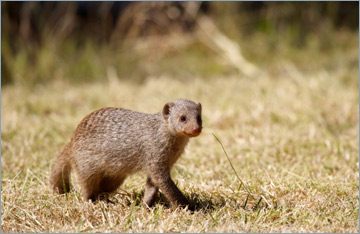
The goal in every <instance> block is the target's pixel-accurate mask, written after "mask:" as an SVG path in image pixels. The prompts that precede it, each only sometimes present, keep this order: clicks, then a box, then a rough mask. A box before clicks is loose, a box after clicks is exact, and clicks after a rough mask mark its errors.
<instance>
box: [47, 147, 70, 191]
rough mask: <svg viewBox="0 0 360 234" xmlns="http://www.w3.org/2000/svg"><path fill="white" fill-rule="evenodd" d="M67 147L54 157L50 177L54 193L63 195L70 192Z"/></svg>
mask: <svg viewBox="0 0 360 234" xmlns="http://www.w3.org/2000/svg"><path fill="white" fill-rule="evenodd" d="M68 154H69V146H68V145H67V146H66V147H65V149H64V150H63V151H62V152H61V154H59V155H58V156H57V157H56V163H55V164H54V165H53V167H52V170H51V175H50V184H51V187H52V189H53V190H54V192H57V193H60V194H63V193H67V192H69V191H70V171H71V165H70V161H69V155H68Z"/></svg>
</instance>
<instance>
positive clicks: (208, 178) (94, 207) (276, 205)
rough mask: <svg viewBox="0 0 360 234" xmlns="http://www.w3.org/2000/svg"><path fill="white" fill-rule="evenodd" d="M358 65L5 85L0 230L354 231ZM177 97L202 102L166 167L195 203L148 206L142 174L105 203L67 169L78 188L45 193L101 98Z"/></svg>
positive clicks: (158, 102)
mask: <svg viewBox="0 0 360 234" xmlns="http://www.w3.org/2000/svg"><path fill="white" fill-rule="evenodd" d="M357 72H358V71H354V72H352V73H349V72H348V71H344V70H342V69H336V70H335V71H329V70H325V69H319V70H314V71H311V72H308V73H306V72H303V71H298V70H296V68H295V67H294V66H293V65H291V64H284V65H283V66H282V67H280V68H279V69H278V70H276V71H275V72H274V71H273V72H266V71H265V72H264V73H263V74H261V75H259V76H258V77H256V78H246V77H242V76H241V75H238V76H237V75H232V76H227V77H225V76H223V77H213V78H211V79H206V80H205V79H203V78H201V77H194V78H193V79H175V78H173V77H168V76H162V77H161V76H160V77H152V78H149V79H146V80H145V81H143V82H141V83H133V82H131V81H122V80H119V81H118V80H116V79H111V78H110V79H108V80H107V81H106V82H102V83H97V82H95V83H88V84H80V85H79V84H77V85H72V84H69V83H67V82H64V81H62V80H55V81H52V82H50V83H47V84H44V85H37V86H35V87H32V88H29V87H25V86H22V85H20V84H13V85H10V86H6V87H3V89H2V93H1V106H2V109H1V127H2V128H1V130H2V131H1V152H2V155H1V156H2V157H1V173H2V176H1V231H2V232H358V230H359V158H358V154H359V121H358V119H359V106H358V105H359V101H358V100H359V92H358V80H357ZM105 78H106V77H105ZM176 98H188V99H191V100H194V101H199V102H201V103H202V106H203V127H204V129H203V132H202V133H201V135H200V136H198V137H196V138H194V139H191V141H190V143H189V145H188V146H187V148H186V150H185V153H184V154H183V156H182V157H181V158H180V159H179V161H178V162H177V163H176V164H175V166H174V168H173V170H172V175H173V178H174V180H175V181H176V183H177V184H178V186H179V188H180V189H181V190H182V191H183V192H184V193H185V195H186V196H187V197H188V198H189V199H190V200H191V201H192V202H193V203H194V204H195V205H196V207H197V209H196V211H195V212H194V213H191V212H190V211H188V210H181V209H177V210H171V209H169V203H168V202H167V200H166V199H165V198H164V197H162V196H161V197H160V202H158V203H157V204H156V206H155V207H154V208H153V209H152V210H150V211H148V210H147V209H145V208H143V207H142V205H141V204H142V203H141V199H142V196H143V189H144V184H145V179H146V177H145V175H144V174H142V173H138V174H135V175H133V176H131V177H129V178H128V179H127V180H126V181H125V183H124V184H123V186H122V187H121V188H120V189H119V190H118V191H117V192H116V193H115V194H112V195H110V196H109V200H111V201H112V202H106V201H100V202H96V203H89V202H84V201H82V198H81V193H80V192H79V189H78V184H77V182H76V175H74V174H73V184H74V189H75V190H76V191H73V192H71V193H69V194H67V195H56V194H54V193H52V191H51V189H50V188H49V185H48V177H49V171H50V167H51V165H52V163H53V162H54V161H53V160H54V158H55V156H56V154H58V153H59V152H60V151H61V150H62V148H63V147H64V146H65V144H66V143H67V142H68V141H69V140H70V138H71V134H72V132H73V130H74V129H75V127H76V126H77V124H78V123H79V122H80V121H81V119H82V118H83V117H84V116H85V115H86V114H88V113H90V112H91V111H93V110H96V109H98V108H101V107H105V106H121V107H125V108H129V109H133V110H137V111H142V112H147V113H155V112H158V111H160V110H161V108H162V106H163V104H164V103H166V102H167V101H170V100H172V99H176ZM214 135H215V136H216V137H217V138H218V139H219V141H220V142H221V144H222V145H223V147H224V150H225V152H226V153H225V152H224V150H223V148H222V145H221V144H220V142H219V141H217V140H216V138H215V137H214ZM226 154H227V155H226ZM227 156H228V158H229V159H228V158H227Z"/></svg>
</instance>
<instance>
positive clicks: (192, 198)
mask: <svg viewBox="0 0 360 234" xmlns="http://www.w3.org/2000/svg"><path fill="white" fill-rule="evenodd" d="M144 193H145V191H144V190H142V191H140V192H136V191H132V192H126V191H124V192H122V193H114V196H112V197H111V198H110V197H109V196H108V195H107V194H102V195H100V196H99V200H101V201H104V202H106V203H108V204H109V205H116V204H118V203H122V204H123V205H125V206H129V207H130V206H131V205H135V206H142V205H143V201H142V200H143V199H144ZM118 198H119V199H118ZM187 199H188V201H189V203H190V204H191V205H190V207H188V208H189V210H190V212H192V211H201V212H203V213H208V212H211V211H213V210H216V209H218V208H221V207H223V206H225V205H226V201H225V199H221V200H220V201H214V199H211V198H206V197H204V196H203V195H201V194H197V193H195V192H191V193H188V194H187ZM124 200H125V203H124V202H123V201H124ZM133 203H135V204H133ZM155 203H156V204H157V205H163V206H164V207H165V208H171V203H170V201H169V200H168V199H167V198H166V197H165V196H164V195H163V194H162V193H159V194H158V195H157V196H156V198H155ZM147 208H148V209H153V208H156V206H153V207H147Z"/></svg>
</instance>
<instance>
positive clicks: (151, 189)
mask: <svg viewBox="0 0 360 234" xmlns="http://www.w3.org/2000/svg"><path fill="white" fill-rule="evenodd" d="M158 191H159V189H158V188H157V187H156V186H155V184H154V183H153V182H152V181H151V178H150V177H148V178H147V180H146V185H145V194H144V206H145V207H151V206H152V205H153V204H154V201H155V199H156V194H157V192H158Z"/></svg>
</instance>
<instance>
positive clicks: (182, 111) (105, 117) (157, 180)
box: [50, 99, 202, 207]
mask: <svg viewBox="0 0 360 234" xmlns="http://www.w3.org/2000/svg"><path fill="white" fill-rule="evenodd" d="M201 130H202V119H201V104H200V103H198V104H196V103H194V102H192V101H190V100H186V99H178V100H174V101H171V102H168V103H166V104H165V105H164V107H163V109H162V112H158V113H156V114H145V113H140V112H135V111H131V110H127V109H123V108H113V107H106V108H102V109H99V110H97V111H94V112H92V113H91V114H89V115H87V116H86V117H85V118H84V119H83V120H82V121H81V122H80V124H79V125H78V126H77V128H76V130H75V131H74V133H73V135H72V138H71V140H70V142H69V143H68V144H67V145H66V146H65V149H64V150H63V151H62V153H61V154H59V155H58V156H57V158H56V160H55V163H54V165H53V167H52V171H51V176H50V183H51V186H52V188H53V190H54V191H55V192H58V193H65V192H68V191H69V190H70V171H71V168H73V169H74V170H75V171H76V173H77V175H78V179H79V183H80V185H81V191H82V195H83V198H84V200H86V201H87V200H92V201H94V200H97V199H98V195H99V193H104V192H105V193H110V192H113V191H115V190H116V189H117V188H118V187H119V186H120V185H121V184H122V183H123V181H124V180H125V178H126V177H127V176H129V175H131V174H133V173H135V172H137V171H140V170H143V171H145V172H146V174H147V181H146V185H145V193H144V204H146V205H147V206H149V207H151V206H152V205H153V203H154V200H155V198H156V194H157V192H158V190H159V189H160V190H161V192H162V193H163V194H164V195H165V197H166V198H167V199H168V200H169V201H170V203H171V205H172V207H177V206H181V207H185V206H188V205H189V203H188V201H187V199H186V198H185V196H184V195H183V194H182V192H181V191H180V190H179V189H178V188H177V186H176V185H175V183H174V182H173V180H172V179H171V177H170V170H171V167H172V166H173V164H174V163H175V162H176V160H177V159H178V158H179V157H180V155H181V154H182V152H183V151H184V147H185V146H186V144H187V143H188V141H189V138H190V137H196V136H198V135H199V134H200V133H201ZM146 205H145V206H146Z"/></svg>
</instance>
